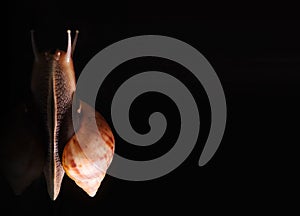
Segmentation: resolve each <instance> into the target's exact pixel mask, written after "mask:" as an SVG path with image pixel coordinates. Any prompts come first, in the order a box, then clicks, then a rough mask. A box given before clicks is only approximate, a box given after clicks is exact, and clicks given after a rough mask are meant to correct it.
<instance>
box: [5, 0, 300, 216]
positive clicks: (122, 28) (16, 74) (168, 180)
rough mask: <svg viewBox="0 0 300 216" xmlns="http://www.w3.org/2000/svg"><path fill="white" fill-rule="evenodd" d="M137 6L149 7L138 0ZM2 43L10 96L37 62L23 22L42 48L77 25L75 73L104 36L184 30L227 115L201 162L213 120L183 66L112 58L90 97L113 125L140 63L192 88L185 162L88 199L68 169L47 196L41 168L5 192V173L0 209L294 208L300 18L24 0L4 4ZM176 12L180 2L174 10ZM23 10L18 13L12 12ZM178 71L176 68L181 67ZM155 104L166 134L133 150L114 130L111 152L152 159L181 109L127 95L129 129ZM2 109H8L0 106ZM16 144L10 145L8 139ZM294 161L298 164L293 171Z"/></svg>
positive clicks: (17, 96)
mask: <svg viewBox="0 0 300 216" xmlns="http://www.w3.org/2000/svg"><path fill="white" fill-rule="evenodd" d="M100 4H101V3H100ZM144 7H147V5H145V6H144ZM8 10H9V11H10V16H9V18H8V24H9V27H8V30H7V31H6V33H7V36H8V43H7V44H8V45H9V51H8V53H7V56H8V57H9V59H8V62H7V63H8V64H9V65H10V67H9V69H8V73H7V74H8V77H9V82H7V84H8V85H9V92H8V91H7V93H6V94H5V95H4V96H5V97H6V98H5V100H6V101H8V103H7V104H9V106H13V105H15V104H17V103H18V101H21V100H22V98H23V97H24V95H26V92H27V91H26V89H27V88H28V84H29V81H30V73H31V67H32V61H33V54H32V50H31V41H30V30H31V29H35V31H36V40H37V44H38V47H39V48H40V49H47V48H60V49H63V50H65V49H66V46H67V43H66V42H67V34H66V30H67V29H71V30H72V31H73V33H74V32H75V30H76V29H79V31H80V33H79V38H78V43H77V46H76V51H75V55H74V63H75V70H76V75H77V76H78V75H79V74H80V71H81V70H82V69H83V68H84V66H85V65H86V64H87V63H88V61H89V60H90V59H91V58H92V57H93V56H94V55H95V54H96V53H98V52H99V51H100V50H102V49H103V48H105V47H106V46H108V45H110V44H112V43H114V42H117V41H119V40H121V39H125V38H127V37H131V36H136V35H144V34H158V35H166V36H170V37H174V38H177V39H180V40H182V41H184V42H187V43H189V44H190V45H192V46H194V47H195V48H196V49H198V50H199V51H200V52H201V53H202V54H203V55H204V56H205V57H206V58H207V59H208V61H209V62H210V63H211V65H212V66H213V67H214V69H215V71H216V73H217V74H218V76H219V78H220V81H221V83H222V85H223V88H224V92H225V95H226V100H227V109H228V118H227V126H226V131H225V134H224V138H223V140H222V143H221V145H220V147H219V149H218V151H217V152H216V154H215V155H214V157H213V158H212V159H211V161H209V163H208V164H206V165H205V166H204V167H199V166H198V165H197V164H198V159H199V156H200V154H201V151H202V148H203V145H204V143H205V138H206V136H207V133H208V130H209V123H210V118H209V117H207V116H209V113H210V110H209V107H208V102H207V98H206V95H205V92H204V90H203V89H202V87H201V84H200V83H199V82H197V81H195V78H194V77H193V76H192V75H191V74H190V73H189V72H188V71H187V70H186V69H185V68H183V67H180V66H179V65H177V64H176V63H172V62H170V61H167V60H161V59H155V58H145V59H137V60H132V61H130V62H127V63H125V64H123V65H120V66H119V67H118V68H116V69H115V70H114V71H113V72H112V73H111V75H110V76H109V77H108V78H107V80H106V81H105V83H104V85H103V86H102V88H101V92H102V96H101V97H99V98H98V103H97V104H96V108H97V110H99V111H100V112H101V113H102V114H103V116H104V117H105V118H106V119H107V121H108V122H109V124H110V125H112V123H111V119H110V103H111V99H112V97H113V94H114V92H115V90H116V89H117V88H118V86H119V85H120V84H121V83H122V82H124V81H125V80H126V79H127V78H129V77H130V76H132V75H134V74H136V73H139V72H142V71H147V70H160V71H166V72H168V73H169V74H172V75H174V76H175V77H177V78H179V79H180V80H181V81H182V82H183V83H184V84H185V85H186V86H187V87H188V88H189V89H190V91H191V92H192V94H193V96H194V97H195V99H196V100H197V104H198V106H199V109H200V118H201V131H200V135H199V139H198V143H197V145H196V147H195V149H194V151H193V152H192V154H191V155H190V156H189V157H188V158H187V159H186V160H185V162H184V163H183V164H182V165H181V166H180V167H178V168H177V169H176V170H174V171H173V172H171V173H170V174H168V175H166V176H163V177H161V178H159V179H155V180H152V181H146V182H129V181H123V180H119V179H116V178H113V177H110V176H106V177H105V179H104V181H103V182H102V185H101V186H100V188H99V190H98V193H97V195H96V196H95V197H94V198H90V197H88V196H87V195H86V194H85V193H84V192H83V191H81V189H80V188H79V187H77V186H76V185H75V183H74V182H73V181H72V180H71V179H69V178H68V177H67V176H66V175H65V177H64V180H63V184H62V187H61V192H60V194H59V196H58V199H57V200H56V201H55V202H53V201H51V200H50V198H49V196H48V194H47V192H46V185H45V182H44V179H43V177H41V178H40V179H37V180H36V181H35V182H34V183H33V184H32V185H31V186H30V187H29V188H28V189H27V190H26V191H25V192H24V193H23V194H22V195H21V196H15V195H13V193H12V190H11V189H10V187H9V185H8V183H7V182H6V180H5V178H4V177H3V176H2V175H1V179H0V180H1V189H0V191H1V195H2V200H3V201H2V202H1V209H2V208H4V209H8V210H9V211H10V212H11V213H12V214H13V213H21V214H22V215H73V214H75V215H76V214H77V213H79V212H85V213H86V214H87V215H88V214H89V213H91V212H95V213H94V214H96V215H98V214H99V215H100V214H103V213H107V212H115V211H117V212H120V213H125V214H139V215H143V214H144V213H151V214H158V213H160V212H161V211H166V212H172V213H173V212H178V211H179V210H184V211H189V212H190V211H191V212H192V211H195V212H199V214H201V213H202V212H203V213H204V212H206V211H208V212H215V211H219V210H220V211H221V212H222V213H237V214H243V213H259V212H265V213H267V212H270V211H276V212H278V211H282V212H283V213H286V211H289V210H292V209H293V208H294V207H296V206H295V205H296V200H295V199H293V198H292V194H296V190H297V188H296V183H297V178H298V177H296V172H297V171H299V170H298V169H299V168H298V167H297V166H296V160H297V157H295V154H296V153H297V152H296V151H295V150H293V149H294V148H295V147H296V146H297V145H298V143H299V141H297V139H293V137H294V136H295V134H296V132H297V131H298V128H299V126H298V124H297V122H296V115H295V114H296V111H297V103H296V101H297V100H299V89H298V85H299V81H300V80H299V78H300V75H299V72H300V40H299V38H300V33H299V32H298V29H299V23H300V22H299V21H298V20H271V19H268V20H266V19H265V20H262V19H261V20H258V19H240V20H238V19H225V20H222V19H220V20H212V19H208V18H210V17H204V16H201V15H197V8H194V9H193V12H192V13H188V11H186V10H185V12H184V13H175V12H173V13H172V11H171V12H170V13H165V10H163V9H161V11H159V12H158V11H156V12H155V11H151V12H149V13H143V12H141V11H136V10H134V9H133V8H132V5H125V6H124V7H122V9H121V12H122V13H118V11H117V10H116V11H115V13H113V14H110V13H108V12H107V11H106V9H105V7H104V6H103V7H100V8H99V7H97V6H91V5H83V4H82V3H81V4H76V3H74V2H73V3H72V6H69V5H68V4H67V3H65V4H63V3H60V2H52V3H51V4H46V3H44V2H42V1H41V2H38V1H36V2H26V3H22V4H19V3H18V4H13V3H11V5H9V7H8ZM177 10H178V11H180V8H177ZM17 17H19V18H17ZM183 74H184V75H183ZM154 111H161V112H163V113H164V115H165V116H166V118H167V120H168V128H167V131H166V134H165V135H164V137H163V138H162V139H161V140H160V141H159V142H158V143H155V144H154V145H153V146H151V147H147V148H146V149H142V148H137V147H136V148H134V147H132V146H130V145H129V144H127V143H126V142H125V141H124V140H122V139H121V138H120V137H118V135H117V134H116V133H115V136H116V149H117V152H118V153H120V154H122V155H124V156H126V157H128V158H133V159H137V160H143V159H149V158H155V157H158V156H160V155H163V154H164V152H167V151H168V150H169V149H170V148H171V147H172V145H173V144H174V143H175V141H176V136H175V137H174V134H178V131H179V125H180V118H179V116H178V115H179V114H178V110H177V108H176V106H175V104H174V103H173V102H172V101H171V100H170V99H169V98H167V97H166V96H163V95H161V94H158V93H148V94H145V95H142V96H140V97H139V98H137V100H136V101H135V102H134V103H133V104H132V107H131V113H130V118H131V119H130V120H131V122H132V125H133V127H134V128H135V129H136V130H137V131H138V132H140V133H145V132H147V130H148V129H149V128H147V126H148V125H147V121H148V115H149V114H150V113H152V112H154ZM6 117H7V118H9V116H6ZM16 151H17V149H16ZM296 168H298V169H296Z"/></svg>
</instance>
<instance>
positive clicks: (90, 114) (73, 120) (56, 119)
mask: <svg viewBox="0 0 300 216" xmlns="http://www.w3.org/2000/svg"><path fill="white" fill-rule="evenodd" d="M67 33H68V47H67V51H66V52H65V51H63V50H56V51H55V52H54V53H51V52H44V53H40V52H38V49H37V48H36V44H35V39H34V32H33V31H32V32H31V39H32V49H33V53H34V63H33V70H32V79H31V93H32V101H31V102H30V103H31V105H32V106H33V107H34V108H35V111H34V112H33V114H32V115H33V117H27V116H25V117H26V118H25V117H23V116H21V117H22V118H21V119H20V120H19V121H21V122H22V124H21V126H20V127H19V128H18V130H17V133H19V134H18V135H20V136H23V135H24V134H27V137H30V138H28V139H25V140H24V142H25V143H24V145H25V146H26V144H27V143H26V142H29V141H31V142H29V143H28V145H30V146H33V147H35V146H38V148H34V149H35V150H36V152H35V154H38V155H37V156H33V155H35V154H32V152H31V153H30V154H29V153H26V156H25V157H24V158H25V159H26V161H27V162H28V161H34V160H35V159H38V162H37V163H36V164H37V165H36V167H38V169H36V168H35V167H33V169H34V171H36V172H35V173H34V174H31V175H30V176H28V175H27V174H26V173H28V170H29V168H28V167H23V166H22V163H24V161H25V159H20V160H15V159H13V158H12V159H11V161H12V162H16V163H17V164H18V165H20V166H18V167H21V168H18V169H21V171H20V170H18V169H15V168H14V167H10V168H8V169H7V170H11V172H6V173H8V175H7V179H8V180H9V182H10V183H11V186H12V188H13V189H14V190H15V191H17V192H22V191H24V190H25V188H26V187H28V185H30V183H31V182H32V181H34V179H36V178H37V176H39V174H41V172H43V174H44V177H45V179H46V183H47V191H48V194H49V196H50V198H51V199H52V200H55V199H56V198H57V196H58V195H59V192H60V188H61V183H62V180H63V177H64V174H65V173H66V174H67V175H68V176H69V177H70V178H71V179H73V180H74V182H75V183H76V184H77V185H78V186H79V187H80V188H82V189H83V190H84V191H85V192H86V193H87V194H88V195H90V196H94V195H95V194H96V192H97V190H98V188H99V186H100V183H101V181H102V180H103V178H104V176H105V173H106V170H107V169H108V167H109V165H110V163H111V161H112V158H113V154H114V144H115V143H114V137H113V134H112V132H111V129H110V127H109V126H108V124H107V122H106V121H105V119H104V118H103V116H102V115H101V114H100V113H98V112H97V111H96V110H95V109H94V108H93V107H91V106H90V105H89V104H87V103H85V102H84V101H82V100H80V99H79V98H77V97H76V93H75V92H76V79H75V72H74V66H73V60H72V56H73V53H74V50H75V45H76V41H77V37H78V31H76V36H75V39H74V41H73V43H72V41H71V32H70V30H68V31H67ZM73 101H75V102H76V106H77V109H76V110H75V111H74V110H72V102H73ZM73 112H76V113H75V115H72V114H73ZM95 117H96V122H97V125H98V127H97V128H96V129H94V128H92V127H91V126H90V121H89V120H90V119H91V118H95ZM36 119H37V121H38V124H37V125H38V126H36V124H35V122H36V121H32V120H36ZM16 123H17V122H16ZM30 124H32V127H35V129H37V128H38V129H39V131H40V132H41V133H35V132H34V131H36V130H35V129H33V130H29V129H30V128H31V127H27V126H26V125H30ZM19 125H20V124H19ZM78 136H80V137H82V138H81V139H80V142H79V139H77V138H78ZM32 140H33V141H32ZM13 146H16V147H17V148H18V146H20V140H18V139H17V140H16V139H14V140H13ZM9 149H10V148H7V149H6V150H9ZM39 156H40V157H39ZM34 157H35V158H34ZM31 168H32V167H31ZM17 170H18V171H17ZM16 172H18V173H25V174H24V175H23V176H20V178H19V181H17V182H15V181H14V180H15V178H14V176H15V174H16ZM28 174H29V173H28ZM24 179H25V180H26V181H25V182H26V184H23V185H22V184H21V186H20V184H19V183H20V182H22V180H24ZM18 182H19V183H18ZM17 185H19V186H17ZM16 187H19V188H16Z"/></svg>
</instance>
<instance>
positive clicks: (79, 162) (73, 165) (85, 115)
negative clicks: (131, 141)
mask: <svg viewBox="0 0 300 216" xmlns="http://www.w3.org/2000/svg"><path fill="white" fill-rule="evenodd" d="M80 104H81V123H80V127H79V130H78V131H77V132H76V134H75V135H74V136H73V137H72V138H71V139H70V140H69V142H68V143H67V144H66V146H65V148H64V151H63V156H62V164H63V168H64V170H65V172H66V174H67V175H68V176H69V177H70V178H71V179H73V180H74V181H75V183H76V184H77V185H78V186H79V187H81V188H82V189H83V190H84V191H85V192H86V193H87V194H88V195H89V196H92V197H93V196H94V195H95V194H96V192H97V190H98V188H99V186H100V184H101V181H102V180H103V178H104V176H105V173H106V170H107V169H108V167H109V165H110V163H111V161H112V158H113V154H114V144H115V141H114V137H113V134H112V132H111V129H110V128H109V126H108V124H107V122H106V121H105V119H104V118H103V117H102V116H101V115H100V113H98V112H97V111H95V110H94V109H93V108H92V107H90V106H89V105H88V104H86V103H85V102H83V101H80ZM94 117H96V123H97V128H94V127H93V124H91V119H92V118H94ZM79 140H80V141H79Z"/></svg>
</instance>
